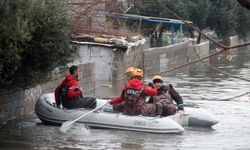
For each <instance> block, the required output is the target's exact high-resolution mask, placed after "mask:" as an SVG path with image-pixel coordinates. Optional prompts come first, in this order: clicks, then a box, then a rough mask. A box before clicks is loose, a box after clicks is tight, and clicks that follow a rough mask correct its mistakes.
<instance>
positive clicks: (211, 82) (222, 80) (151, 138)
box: [0, 48, 250, 150]
mask: <svg viewBox="0 0 250 150" xmlns="http://www.w3.org/2000/svg"><path fill="white" fill-rule="evenodd" d="M227 55H228V54H226V55H222V56H219V57H214V58H212V59H210V64H211V65H213V66H214V67H217V68H219V69H220V70H222V71H225V72H227V73H230V74H233V75H235V76H238V77H242V78H248V79H249V78H250V77H249V74H250V68H249V66H250V48H248V49H246V48H243V49H241V50H234V51H232V52H231V55H232V60H231V61H229V60H228V59H226V56H227ZM164 76H165V79H166V81H168V82H169V83H171V84H173V85H174V87H175V89H176V90H177V91H178V92H179V93H180V94H181V96H182V97H183V99H184V100H185V101H188V102H194V103H197V104H198V105H199V106H200V107H201V108H204V109H206V110H208V111H210V112H212V113H213V114H215V115H216V116H217V117H218V118H219V120H220V122H219V123H218V124H217V125H215V126H213V127H212V129H204V128H186V131H185V132H184V133H183V134H177V135H176V134H150V133H140V132H139V133H138V132H130V131H119V130H102V129H85V128H83V127H84V125H83V124H75V125H74V126H73V128H71V130H70V131H68V132H67V133H61V132H60V131H59V127H56V126H47V125H44V124H42V123H41V121H40V120H39V119H37V118H36V116H34V117H33V118H32V119H27V120H21V121H11V122H9V123H8V124H6V125H4V126H3V127H1V129H0V149H4V150H7V149H25V150H29V149H41V150H47V149H74V150H78V149H88V150H89V149H100V150H103V149H107V150H109V149H123V150H140V149H143V150H144V149H145V150H148V149H150V150H151V149H154V150H158V149H159V150H161V149H162V150H166V149H174V150H193V149H205V150H206V149H207V150H211V149H216V150H217V149H224V150H228V149H233V150H235V149H239V150H248V149H250V141H249V137H250V97H249V94H245V93H247V92H249V91H250V83H249V82H247V81H243V80H239V79H235V78H232V77H228V76H225V75H223V74H222V73H218V72H216V71H213V70H211V69H210V68H208V67H207V66H204V65H202V64H196V65H192V66H189V68H183V69H180V70H178V71H176V72H173V73H171V74H166V75H164ZM239 95H243V96H239ZM236 96H239V97H237V98H234V99H231V98H232V97H236Z"/></svg>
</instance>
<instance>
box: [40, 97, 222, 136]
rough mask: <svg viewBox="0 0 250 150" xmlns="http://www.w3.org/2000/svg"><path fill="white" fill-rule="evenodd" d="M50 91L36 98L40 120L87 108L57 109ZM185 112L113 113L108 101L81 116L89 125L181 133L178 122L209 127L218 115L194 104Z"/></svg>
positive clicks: (52, 119) (64, 117) (57, 119)
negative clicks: (99, 107)
mask: <svg viewBox="0 0 250 150" xmlns="http://www.w3.org/2000/svg"><path fill="white" fill-rule="evenodd" d="M54 102H55V100H54V93H48V94H44V95H42V96H41V97H40V98H39V99H38V100H37V102H36V106H35V112H36V114H37V116H38V118H40V120H42V121H43V122H44V123H47V124H54V125H60V124H62V123H63V122H64V121H67V120H73V119H75V118H77V117H79V116H81V115H83V114H85V113H87V112H88V111H90V110H89V109H61V108H58V107H56V106H55V104H54ZM103 103H106V100H102V99H97V105H102V104H103ZM185 112H186V113H187V114H185V115H181V114H176V115H172V116H168V117H144V116H128V115H124V114H121V113H115V112H114V111H113V109H112V107H111V106H110V105H106V106H105V107H103V108H102V109H100V110H98V111H96V112H93V113H91V114H89V115H87V116H85V117H83V118H82V119H80V120H79V121H78V122H79V123H84V124H86V125H88V126H89V127H95V128H110V129H122V130H131V131H142V132H151V133H182V132H183V131H184V129H183V127H182V126H200V127H211V126H212V125H214V124H216V123H218V119H217V118H216V117H215V116H214V115H212V114H211V113H209V112H207V111H205V110H203V109H201V108H194V107H185Z"/></svg>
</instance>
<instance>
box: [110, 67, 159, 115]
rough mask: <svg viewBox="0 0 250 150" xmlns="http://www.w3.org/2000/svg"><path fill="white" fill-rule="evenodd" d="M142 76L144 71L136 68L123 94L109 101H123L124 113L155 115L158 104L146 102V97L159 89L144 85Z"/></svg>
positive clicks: (154, 93) (113, 102) (113, 103)
mask: <svg viewBox="0 0 250 150" xmlns="http://www.w3.org/2000/svg"><path fill="white" fill-rule="evenodd" d="M142 77H143V71H142V70H141V69H135V71H134V72H133V76H132V78H131V80H129V82H128V83H127V84H126V85H125V88H124V89H123V90H122V94H121V95H120V96H118V97H116V98H115V99H113V100H111V101H109V103H110V104H111V105H115V104H119V103H121V102H123V104H124V110H123V113H124V114H127V115H133V116H134V115H143V116H155V112H156V105H155V104H153V103H151V104H146V103H145V99H146V96H147V95H149V96H154V95H156V94H157V90H156V88H151V87H149V86H144V85H143V83H142V81H141V79H142Z"/></svg>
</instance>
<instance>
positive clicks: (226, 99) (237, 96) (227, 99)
mask: <svg viewBox="0 0 250 150" xmlns="http://www.w3.org/2000/svg"><path fill="white" fill-rule="evenodd" d="M247 94H250V92H246V93H243V94H240V95H236V96H234V97H230V98H225V99H218V100H216V101H229V100H232V99H235V98H239V97H242V96H245V95H247Z"/></svg>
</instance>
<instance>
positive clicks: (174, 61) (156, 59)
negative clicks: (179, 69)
mask: <svg viewBox="0 0 250 150" xmlns="http://www.w3.org/2000/svg"><path fill="white" fill-rule="evenodd" d="M188 44H189V43H187V42H185V43H181V44H176V45H174V46H172V45H171V46H166V47H157V48H150V49H146V50H145V51H144V71H145V74H146V76H150V75H154V74H157V73H161V72H165V71H167V70H169V69H170V68H172V67H176V66H179V65H181V64H183V63H185V62H186V61H187V57H186V55H187V50H188Z"/></svg>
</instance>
